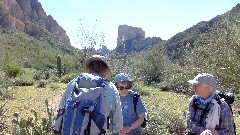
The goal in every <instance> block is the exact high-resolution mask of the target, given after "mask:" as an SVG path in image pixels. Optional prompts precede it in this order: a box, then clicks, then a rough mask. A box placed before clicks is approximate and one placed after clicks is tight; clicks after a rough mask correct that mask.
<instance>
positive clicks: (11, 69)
mask: <svg viewBox="0 0 240 135" xmlns="http://www.w3.org/2000/svg"><path fill="white" fill-rule="evenodd" d="M3 71H4V72H5V74H6V75H7V76H8V77H9V78H15V77H16V76H17V75H18V74H20V73H21V71H22V69H21V67H19V66H17V65H15V64H12V63H7V64H5V65H4V67H3Z"/></svg>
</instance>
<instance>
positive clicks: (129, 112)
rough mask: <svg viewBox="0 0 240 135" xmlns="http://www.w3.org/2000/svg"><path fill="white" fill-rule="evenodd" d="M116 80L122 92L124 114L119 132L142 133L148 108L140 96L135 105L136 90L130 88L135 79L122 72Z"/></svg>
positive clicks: (123, 133)
mask: <svg viewBox="0 0 240 135" xmlns="http://www.w3.org/2000/svg"><path fill="white" fill-rule="evenodd" d="M114 82H115V85H116V87H117V89H118V91H119V93H120V99H121V105H122V115H123V128H122V129H121V130H120V132H119V133H120V135H140V134H141V132H142V127H141V124H142V123H143V121H144V118H145V113H146V108H145V107H144V105H143V103H142V100H141V98H140V97H139V96H138V98H137V99H136V101H137V103H136V106H134V103H133V101H134V100H133V98H134V95H135V92H134V91H132V90H130V89H131V86H132V83H133V81H132V80H130V79H129V76H128V75H127V74H124V73H120V74H118V75H116V77H115V80H114Z"/></svg>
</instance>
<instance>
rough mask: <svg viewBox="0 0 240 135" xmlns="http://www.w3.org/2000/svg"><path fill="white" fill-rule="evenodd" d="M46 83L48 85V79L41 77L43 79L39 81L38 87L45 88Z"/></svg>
mask: <svg viewBox="0 0 240 135" xmlns="http://www.w3.org/2000/svg"><path fill="white" fill-rule="evenodd" d="M46 85H47V81H46V80H43V79H41V80H40V81H39V82H38V85H37V88H45V87H46Z"/></svg>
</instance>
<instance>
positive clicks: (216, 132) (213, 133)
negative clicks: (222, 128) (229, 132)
mask: <svg viewBox="0 0 240 135" xmlns="http://www.w3.org/2000/svg"><path fill="white" fill-rule="evenodd" d="M210 131H211V133H212V135H218V131H217V130H215V129H210Z"/></svg>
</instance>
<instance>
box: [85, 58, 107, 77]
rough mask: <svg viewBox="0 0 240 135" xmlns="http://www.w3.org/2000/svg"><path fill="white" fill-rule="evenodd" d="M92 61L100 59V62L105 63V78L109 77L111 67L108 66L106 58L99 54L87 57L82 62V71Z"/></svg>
mask: <svg viewBox="0 0 240 135" xmlns="http://www.w3.org/2000/svg"><path fill="white" fill-rule="evenodd" d="M92 61H101V62H103V63H105V64H106V65H107V70H106V76H105V78H106V79H109V78H110V77H111V69H110V68H109V66H108V63H107V59H106V58H105V57H104V56H101V55H93V56H92V57H91V58H89V59H87V60H86V61H85V62H84V63H83V71H84V72H87V68H88V66H89V64H90V63H91V62H92Z"/></svg>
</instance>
